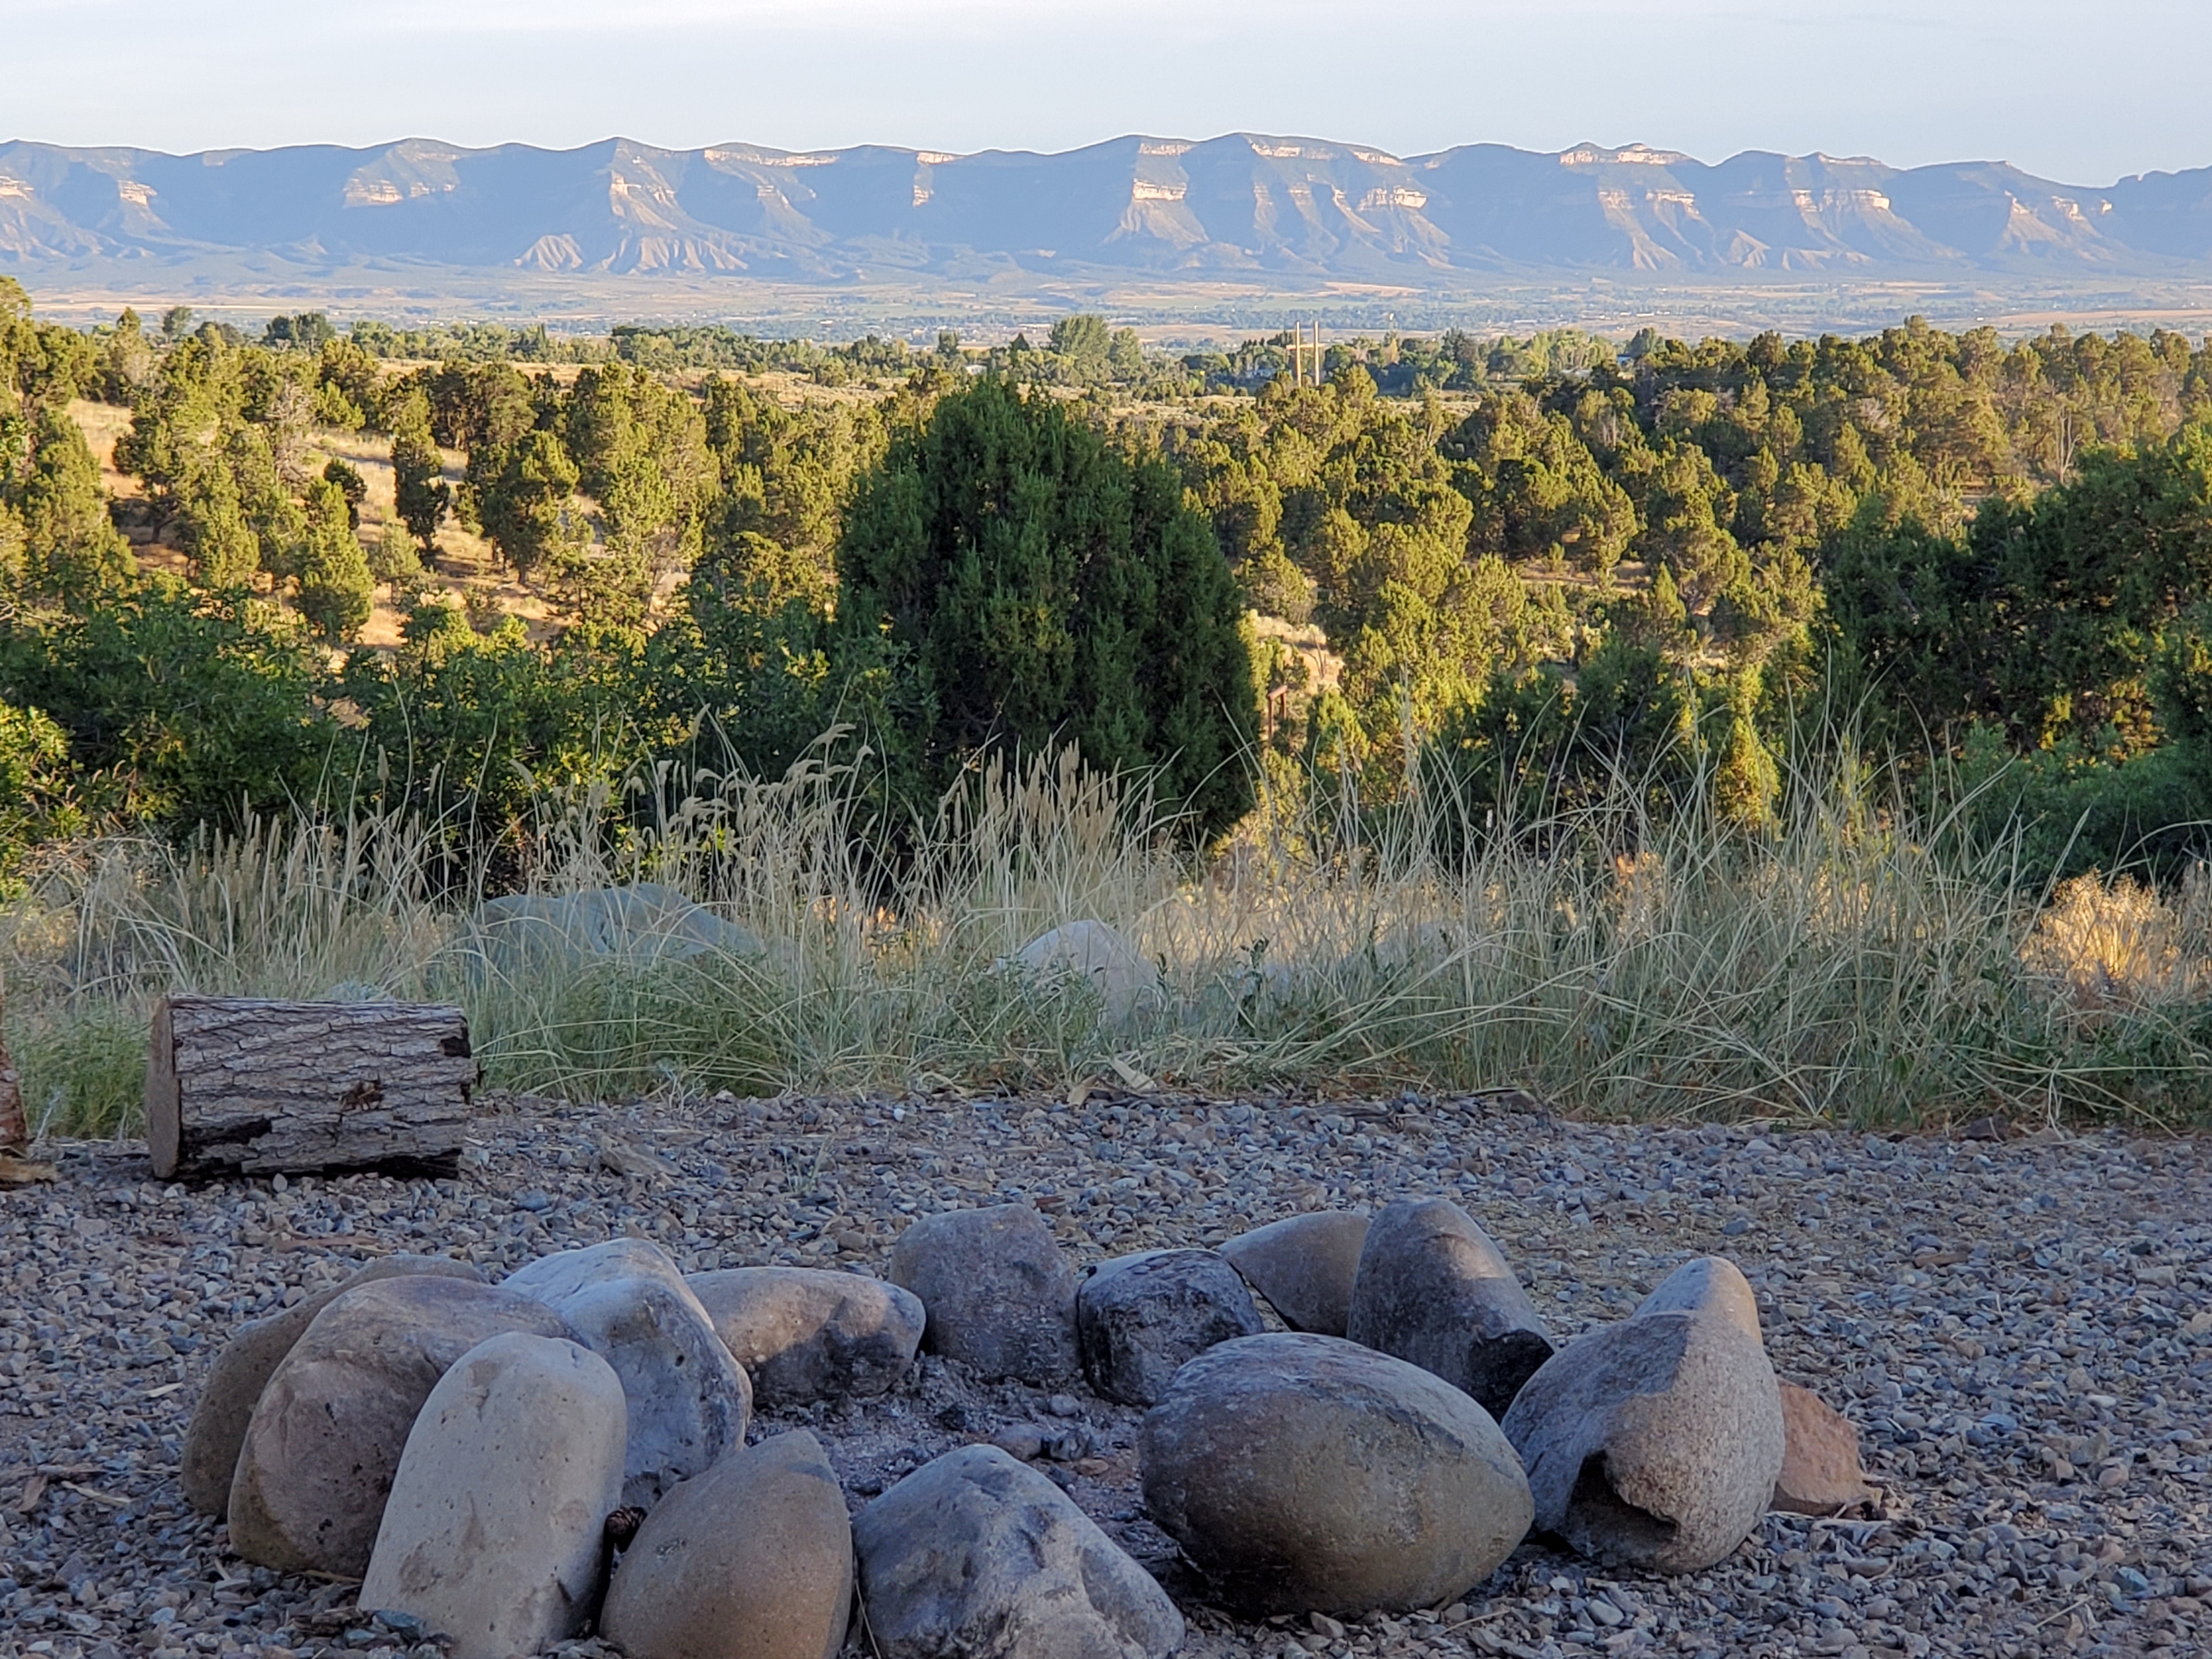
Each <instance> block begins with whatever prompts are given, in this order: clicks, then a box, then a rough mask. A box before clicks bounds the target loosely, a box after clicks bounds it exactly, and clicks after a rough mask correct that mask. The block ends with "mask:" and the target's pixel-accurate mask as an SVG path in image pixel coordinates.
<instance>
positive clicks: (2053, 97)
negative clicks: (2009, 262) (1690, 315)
mask: <svg viewBox="0 0 2212 1659" xmlns="http://www.w3.org/2000/svg"><path fill="white" fill-rule="evenodd" d="M2208 58H2212V0H2095V3H2093V4H2092V3H2085V0H1917V3H1899V0H1456V3H1453V0H1339V3H1334V4H1322V3H1316V0H939V3H935V4H918V3H902V0H613V3H610V0H366V3H353V4H344V5H325V4H317V3H313V0H308V3H304V4H303V3H301V0H284V3H278V0H197V3H194V4H190V5H179V4H176V3H157V0H0V138H4V137H19V138H27V139H39V140H44V141H46V142H49V143H68V144H125V145H136V146H143V147H146V148H150V149H167V150H174V151H189V150H196V149H214V148H228V147H252V148H263V147H268V146H272V145H277V144H291V143H341V144H352V145H370V144H377V143H387V142H390V141H392V140H394V139H398V138H402V137H436V138H445V139H449V140H452V141H453V142H456V143H466V144H491V143H507V142H522V143H536V144H543V145H549V146H556V147H558V146H567V145H573V144H580V143H590V142H592V141H593V140H596V139H599V138H604V137H613V136H621V137H629V138H635V139H638V140H641V141H643V142H645V143H653V144H661V145H666V146H669V147H671V148H684V149H688V148H692V147H696V146H698V145H702V144H708V143H727V142H742V143H757V144H766V145H772V146H775V147H778V148H782V149H822V148H828V147H830V146H834V145H842V144H852V143H887V144H900V145H908V146H913V147H916V148H921V149H943V150H949V151H955V152H964V151H969V150H975V149H1073V148H1074V147H1077V146H1079V145H1082V144H1085V143H1095V142H1097V141H1100V140H1103V139H1106V138H1109V137H1115V136H1117V135H1120V134H1123V133H1128V132H1143V133H1148V134H1152V135H1155V136H1159V137H1185V138H1200V137H1212V136H1214V135H1216V134H1218V133H1222V132H1229V131H1258V132H1267V133H1275V134H1286V135H1297V136H1304V137H1327V138H1334V139H1339V140H1343V141H1346V142H1351V143H1361V144H1365V145H1370V146H1373V147H1375V148H1377V149H1384V150H1388V151H1390V152H1392V153H1394V154H1396V155H1416V154H1419V153H1423V152H1425V151H1429V150H1433V149H1443V148H1446V147H1448V146H1449V145H1453V144H1460V143H1509V144H1516V145H1520V146H1522V147H1523V148H1526V149H1544V150H1554V149H1565V148H1566V147H1568V146H1570V145H1571V144H1576V143H1585V142H1589V143H1603V144H1626V143H1648V144H1651V145H1655V146H1657V147H1659V148H1662V149H1679V150H1683V151H1686V152H1687V153H1689V154H1691V155H1696V156H1699V157H1700V158H1702V159H1705V160H1707V161H1717V160H1719V159H1721V158H1722V157H1723V156H1726V155H1733V154H1735V152H1737V151H1739V150H1743V149H1773V150H1786V151H1790V152H1793V153H1803V152H1808V151H1814V150H1820V151H1825V152H1826V153H1827V154H1829V155H1874V156H1877V157H1879V158H1880V159H1881V160H1883V161H1889V162H1892V163H1893V164H1896V165H1899V166H1916V165H1919V164H1922V163H1925V162H1931V161H1957V160H1962V159H1976V160H1999V161H2011V162H2014V163H2015V164H2016V165H2018V166H2021V167H2025V168H2027V169H2028V170H2029V171H2030V172H2032V173H2039V174H2041V175H2043V176H2045V177H2046V178H2052V179H2059V180H2061V181H2063V182H2066V183H2071V184H2081V185H2103V184H2108V183H2110V182H2112V180H2113V179H2117V178H2118V177H2121V176H2123V175H2125V174H2128V173H2143V172H2151V171H2172V170H2176V169H2179V168H2183V167H2202V166H2205V165H2208V164H2212V122H2208V121H2207V120H2206V118H2205V116H2204V113H2203V109H2204V106H2203V100H2202V97H2201V94H2200V93H2199V92H2198V90H2197V86H2196V85H2195V84H2194V83H2195V82H2196V81H2197V76H2198V74H2199V72H2200V71H2201V69H2202V67H2203V64H2205V63H2206V62H2207V61H2208Z"/></svg>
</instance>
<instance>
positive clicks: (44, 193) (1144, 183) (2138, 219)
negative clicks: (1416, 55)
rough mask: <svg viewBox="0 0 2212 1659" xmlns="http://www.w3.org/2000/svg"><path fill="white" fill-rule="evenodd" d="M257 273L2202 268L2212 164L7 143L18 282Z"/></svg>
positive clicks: (1310, 146)
mask: <svg viewBox="0 0 2212 1659" xmlns="http://www.w3.org/2000/svg"><path fill="white" fill-rule="evenodd" d="M216 253H220V254H225V255H231V256H236V255H262V256H269V257H273V258H280V259H283V260H284V261H286V262H287V263H291V264H308V265H313V264H325V263H335V262H360V261H364V260H366V261H385V260H390V261H398V262H402V263H404V264H415V265H431V266H444V267H459V268H471V269H477V270H497V269H501V268H506V269H511V270H529V271H542V272H563V271H571V272H606V273H653V272H657V271H676V272H686V273H696V274H711V273H716V272H726V273H729V274H732V275H744V276H754V277H771V278H775V279H779V280H782V281H787V282H797V283H845V282H850V281H853V280H856V279H858V278H860V277H863V276H884V275H889V274H891V273H894V272H902V271H903V272H910V273H913V274H915V275H925V274H934V275H940V276H944V275H962V274H968V275H974V274H982V273H987V271H989V270H993V269H1000V270H1003V269H1006V268H1009V267H1018V268H1021V269H1024V270H1073V269H1080V268H1086V267H1087V268H1099V269H1105V270H1135V271H1148V272H1152V273H1157V274H1159V275H1162V276H1166V275H1170V274H1172V273H1178V272H1182V273H1190V274H1193V275H1206V274H1223V275H1225V274H1230V273H1236V272H1270V271H1272V272H1278V273H1281V274H1285V275H1293V274H1295V275H1299V276H1314V277H1323V278H1329V277H1338V278H1344V279H1347V280H1352V281H1360V280H1368V281H1374V280H1387V281H1392V282H1398V283H1405V282H1409V281H1410V282H1413V283H1424V282H1443V283H1449V282H1450V281H1451V280H1452V279H1453V277H1454V276H1455V275H1456V274H1463V275H1465V276H1477V275H1479V274H1482V273H1491V274H1495V273H1499V272H1505V271H1541V270H1589V271H1599V272H1601V271H1606V270H1618V271H1622V272H1646V273H1652V274H1663V273H1683V274H1691V273H1703V274H1706V275H1710V276H1730V275H1745V274H1750V273H1758V272H1777V271H1780V272H1799V271H1802V272H1808V273H1813V272H1819V273H1828V274H1831V275H1835V276H1850V277H1855V278H1879V277H1881V276H1888V275H1910V274H1932V273H1943V272H1948V273H1952V274H1964V273H1966V272H1971V271H1987V272H1991V273H2006V274H2013V275H2026V274H2031V273H2033V274H2043V275H2052V276H2057V275H2074V276H2097V275H2111V276H2197V275H2203V274H2204V273H2205V272H2206V271H2207V270H2212V168H2203V169H2197V170H2195V171H2192V172H2189V173H2154V174H2149V175H2146V176H2142V177H2137V178H2133V179H2123V180H2121V181H2119V182H2118V183H2117V184H2115V185H2112V186H2110V187H2108V188H2102V189H2092V188H2087V187H2075V186H2072V185H2059V184H2054V183H2051V181H2049V180H2047V179H2036V178H2033V177H2031V176H2030V175H2028V174H2027V173H2022V172H2021V171H2020V170H2019V169H2017V168H2015V167H2009V166H2008V165H2006V164H2004V163H2002V162H1960V163H1955V164H1947V165H1943V166H1940V167H1915V168H1910V169H1899V168H1896V167H1887V166H1885V165H1884V164H1882V163H1881V162H1879V161H1870V160H1867V159H1864V158H1855V159H1850V160H1838V159H1837V158H1834V157H1831V156H1825V155H1800V156H1792V155H1769V154H1765V153H1761V152H1757V151H1750V152H1746V153H1745V154H1743V155H1735V156H1732V157H1730V158H1729V159H1728V160H1727V161H1721V162H1718V163H1715V164H1711V165H1708V164H1706V163H1705V162H1702V161H1694V160H1692V159H1691V158H1689V157H1686V156H1683V155H1676V154H1674V153H1673V152H1671V151H1666V150H1656V149H1645V148H1644V147H1642V146H1632V147H1630V148H1627V149H1606V148H1601V147H1598V146H1591V145H1584V146H1579V147H1577V148H1576V149H1570V150H1565V151H1563V152H1560V153H1559V154H1556V155H1543V154H1537V153H1534V152H1530V151H1527V150H1517V149H1510V148H1508V147H1506V146H1504V145H1498V144H1472V145H1465V146H1462V147H1460V148H1457V149H1448V150H1443V151H1440V152H1438V153H1437V154H1435V155H1417V156H1407V157H1398V156H1393V155H1385V154H1383V152H1381V151H1379V150H1375V149H1364V148H1362V147H1360V146H1358V145H1354V144H1343V143H1334V142H1327V141H1322V140H1316V139H1306V138H1276V137H1263V136H1259V135H1255V134H1249V133H1237V134H1231V135H1229V136H1227V137H1219V138H1213V139H1209V140H1206V141H1204V142H1202V143H1190V142H1185V141H1182V140H1170V139H1159V138H1146V137H1124V138H1117V139H1114V140H1111V141H1109V142H1108V143H1101V144H1093V145H1091V146H1089V147H1087V148H1085V149H1078V150H1070V151H1066V152H1065V153H1062V154H1059V155H1036V154H1031V153H1028V152H1018V151H1000V150H989V151H984V152H982V153H981V154H977V155H944V154H940V153H936V152H932V151H928V150H910V149H890V148H886V147H881V146H863V147H860V148H856V149H841V150H823V151H807V152H793V151H787V150H776V149H763V148H760V147H757V146H751V145H744V144H729V145H716V146H713V147H710V148H708V149H699V150H668V149H654V148H653V147H651V146H649V145H645V144H639V143H632V142H630V141H629V140H627V139H610V140H607V141H605V142H604V143H598V144H592V145H587V146H586V147H584V148H582V149H571V150H546V149H533V148H532V147H530V146H527V145H521V144H507V145H501V146H499V147H498V148H496V149H461V148H459V147H458V146H455V145H452V144H446V143H437V142H435V141H432V140H428V139H408V140H406V141H405V142H404V143H396V144H392V145H389V146H386V147H384V148H381V149H340V148H337V147H336V146H330V145H307V146H297V147H294V148H290V149H273V150H220V151H209V152H206V153H204V154H201V155H182V156H179V155H164V154H161V153H159V152H156V151H152V150H138V149H64V148H61V147H58V146H54V145H48V144H39V143H11V144H7V145H4V146H0V268H13V269H15V270H19V271H22V272H27V273H35V272H37V271H39V270H41V269H51V268H54V267H59V266H66V265H69V264H74V263H78V262H83V261H87V260H98V261H102V262H105V261H112V260H124V261H149V262H155V263H157V264H158V263H177V262H187V261H190V260H192V259H195V258H203V257H204V256H207V255H210V254H216Z"/></svg>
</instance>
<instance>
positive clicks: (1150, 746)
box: [837, 381, 1257, 836]
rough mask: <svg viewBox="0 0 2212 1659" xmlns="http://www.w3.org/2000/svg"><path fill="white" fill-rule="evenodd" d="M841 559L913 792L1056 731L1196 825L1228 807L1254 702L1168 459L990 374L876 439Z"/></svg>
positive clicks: (1227, 819)
mask: <svg viewBox="0 0 2212 1659" xmlns="http://www.w3.org/2000/svg"><path fill="white" fill-rule="evenodd" d="M837 559H838V574H839V577H840V580H841V592H840V598H839V602H838V617H839V621H840V623H841V624H842V627H843V628H844V629H845V630H846V639H847V645H846V649H847V651H848V661H854V660H857V659H860V657H862V656H863V655H865V653H868V652H872V651H876V650H878V649H880V647H882V646H885V645H887V646H888V647H889V650H890V661H891V669H892V673H893V676H894V678H895V679H896V687H895V689H894V690H893V691H892V693H891V697H890V701H891V702H892V703H893V705H894V706H896V707H897V708H900V709H902V711H905V712H906V713H907V719H906V720H905V722H904V727H905V729H904V730H903V732H901V733H899V734H898V740H899V741H901V742H902V744H904V745H905V746H906V754H905V758H906V760H907V762H908V765H909V768H910V784H911V785H912V786H913V787H919V788H920V789H921V790H922V791H924V792H926V793H931V794H933V793H936V792H939V791H941V790H943V789H944V788H945V787H947V786H948V785H949V784H950V783H951V781H952V780H953V778H954V777H955V776H956V775H957V774H958V773H959V771H960V770H961V769H963V767H964V766H965V765H967V764H968V763H969V761H971V760H972V759H973V758H974V757H975V756H977V755H979V754H981V753H983V752H985V751H987V750H1018V751H1023V752H1030V753H1034V752H1036V751H1038V750H1042V749H1045V748H1047V747H1048V746H1051V745H1053V744H1060V743H1068V742H1072V743H1074V744H1077V745H1079V748H1080V749H1081V751H1082V753H1083V755H1084V757H1085V758H1086V759H1087V760H1088V761H1090V762H1091V763H1092V764H1094V765H1097V766H1102V767H1107V768H1127V769H1147V770H1151V771H1152V773H1153V775H1154V777H1155V779H1156V781H1157V785H1158V789H1159V793H1160V794H1161V796H1162V798H1163V799H1164V800H1165V801H1166V802H1167V803H1168V804H1169V805H1172V806H1176V807H1178V808H1181V809H1182V810H1184V811H1188V813H1189V814H1190V817H1191V820H1192V822H1193V823H1194V826H1195V827H1196V829H1198V830H1199V831H1200V833H1202V834H1205V835H1208V836H1211V835H1215V834H1218V833H1219V832H1221V831H1222V830H1224V829H1227V828H1228V827H1229V825H1230V824H1231V823H1234V822H1235V821H1236V820H1237V817H1240V816H1241V815H1242V814H1243V811H1244V809H1245V807H1246V806H1247V805H1248V804H1249V800H1250V781H1249V776H1248V775H1247V772H1246V769H1245V768H1246V751H1247V750H1248V749H1249V747H1250V745H1251V744H1252V741H1253V733H1254V731H1255V725H1256V712H1257V711H1256V709H1255V691H1254V686H1253V680H1252V668H1251V661H1250V655H1249V651H1248V649H1247V647H1246V645H1245V642H1244V638H1243V632H1242V629H1241V628H1240V625H1239V616H1238V608H1237V596H1236V590H1235V585H1234V583H1233V582H1232V580H1231V577H1230V574H1229V568H1228V566H1227V564H1226V562H1225V561H1224V560H1223V558H1222V556H1221V554H1220V550H1219V549H1218V546H1217V545H1216V544H1215V542H1214V540H1213V537H1212V532H1211V531H1210V530H1209V529H1208V528H1207V527H1206V521H1205V520H1204V519H1202V518H1201V517H1200V516H1199V515H1198V514H1197V513H1195V512H1194V511H1193V510H1191V508H1190V507H1188V506H1187V505H1186V504H1185V503H1184V501H1183V499H1182V483H1181V481H1180V480H1179V479H1178V478H1177V477H1176V476H1175V474H1174V472H1173V471H1172V470H1170V468H1168V467H1167V466H1166V465H1164V463H1162V462H1160V461H1158V460H1157V459H1142V460H1137V461H1132V460H1131V459H1128V458H1127V456H1125V455H1124V454H1122V453H1120V452H1119V451H1117V450H1115V449H1114V448H1112V447H1109V445H1108V443H1107V442H1106V441H1105V440H1104V439H1103V437H1102V436H1100V435H1099V434H1097V432H1095V431H1093V430H1091V428H1088V427H1086V426H1084V425H1082V424H1080V423H1079V422H1077V421H1075V420H1073V419H1071V418H1070V417H1069V416H1068V415H1067V413H1066V410H1063V409H1062V408H1061V407H1060V405H1059V404H1056V403H1054V402H1053V401H1052V400H1050V399H1048V398H1042V397H1037V398H1023V397H1022V396H1020V395H1019V394H1018V392H1015V391H1013V390H1012V388H1010V387H1008V386H1005V385H1003V384H1001V383H999V382H995V381H989V382H985V383H983V384H981V385H979V386H975V387H973V388H970V389H969V390H966V391H963V392H956V393H954V394H952V395H950V396H948V397H946V398H943V399H942V400H941V401H940V402H939V404H938V405H937V407H936V410H935V411H934V412H933V415H932V416H931V417H930V419H929V421H928V422H927V425H926V426H924V427H923V428H921V429H919V430H915V431H910V432H908V433H906V434H903V435H901V436H900V437H898V438H897V439H896V440H895V441H893V443H892V445H891V448H890V453H889V454H888V456H887V457H886V458H885V459H884V463H883V465H881V466H880V467H879V468H878V469H877V470H876V471H874V472H873V473H872V474H871V475H870V476H869V477H867V478H866V479H865V480H864V481H863V483H862V484H861V486H860V492H859V495H858V496H857V498H856V499H855V501H854V503H853V507H852V509H851V511H850V513H848V516H847V520H846V526H845V532H844V536H843V538H842V541H841V542H840V544H839V547H838V554H837Z"/></svg>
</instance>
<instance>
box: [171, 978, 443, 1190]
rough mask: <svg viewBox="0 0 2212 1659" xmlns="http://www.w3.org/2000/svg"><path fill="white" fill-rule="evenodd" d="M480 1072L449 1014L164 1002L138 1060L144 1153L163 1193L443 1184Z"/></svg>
mask: <svg viewBox="0 0 2212 1659" xmlns="http://www.w3.org/2000/svg"><path fill="white" fill-rule="evenodd" d="M481 1073H482V1068H481V1067H480V1066H478V1065H477V1061H476V1059H475V1056H474V1054H473V1052H472V1051H471V1048H470V1046H469V1027H468V1021H467V1019H466V1018H464V1016H463V1015H462V1013H461V1011H460V1010H459V1009H458V1008H449V1007H446V1006H442V1005H440V1004H435V1003H402V1002H268V1001H264V1000H260V999H258V998H254V997H194V996H175V997H170V998H168V999H167V1000H164V1001H163V1002H162V1003H161V1006H159V1007H158V1008H156V1009H155V1012H154V1035H153V1042H152V1047H151V1051H150V1052H149V1054H148V1056H147V1060H146V1142H147V1147H148V1150H149V1152H151V1154H152V1156H153V1163H154V1173H155V1175H156V1176H159V1177H161V1179H162V1180H164V1181H167V1180H169V1179H172V1178H189V1177H194V1176H218V1175H264V1174H275V1173H276V1172H277V1171H280V1170H282V1171H286V1172H290V1171H295V1170H296V1171H307V1170H342V1169H343V1170H358V1169H369V1168H384V1169H392V1170H405V1171H411V1172H419V1173H426V1174H434V1175H451V1174H452V1173H453V1171H454V1170H455V1169H456V1168H458V1167H459V1160H460V1151H461V1136H462V1133H463V1131H464V1130H465V1128H466V1127H467V1125H468V1121H469V1097H470V1093H471V1091H472V1090H473V1089H474V1088H475V1087H476V1085H477V1079H478V1078H479V1076H480V1075H481Z"/></svg>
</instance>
